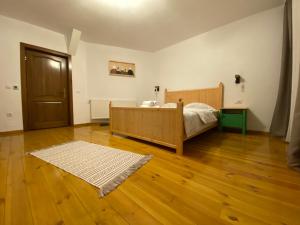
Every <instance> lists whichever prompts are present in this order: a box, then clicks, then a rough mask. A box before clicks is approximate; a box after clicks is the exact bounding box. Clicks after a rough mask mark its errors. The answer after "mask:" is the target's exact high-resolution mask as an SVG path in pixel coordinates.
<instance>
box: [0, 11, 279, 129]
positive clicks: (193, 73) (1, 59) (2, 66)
mask: <svg viewBox="0 0 300 225" xmlns="http://www.w3.org/2000/svg"><path fill="white" fill-rule="evenodd" d="M282 17H283V9H282V7H280V8H276V9H272V10H269V11H266V12H263V13H260V14H257V15H254V16H251V17H248V18H245V19H243V20H240V21H237V22H234V23H231V24H229V25H226V26H223V27H220V28H218V29H215V30H213V31H210V32H208V33H206V34H203V35H199V36H196V37H194V38H191V39H189V40H186V41H184V42H181V43H179V44H177V45H174V46H171V47H169V48H166V49H164V50H161V51H159V52H156V53H146V52H141V51H134V50H129V49H123V48H117V47H112V46H103V45H97V44H91V43H85V42H80V45H79V48H78V52H77V54H76V56H74V57H72V68H73V97H74V100H73V104H74V121H75V123H76V124H79V123H87V122H89V121H90V108H89V99H91V98H113V99H136V100H137V101H139V102H140V101H142V100H145V99H150V98H152V99H153V97H154V96H153V86H154V85H156V84H158V85H161V87H162V89H161V94H160V98H161V99H162V96H163V89H164V88H169V89H189V88H203V87H209V86H216V85H217V84H218V82H220V81H222V82H223V83H224V84H225V105H228V104H231V103H234V102H236V101H237V100H243V101H244V103H245V104H248V105H249V107H250V109H251V113H250V115H249V128H250V129H254V130H264V131H267V130H268V129H269V126H270V122H271V119H272V114H273V110H274V107H275V101H276V96H277V89H278V83H279V73H280V63H281V45H282ZM0 31H1V35H0V49H1V54H0V98H1V101H0V131H9V130H20V129H22V127H23V126H22V104H21V92H20V90H18V91H13V90H12V89H6V88H5V87H6V86H9V87H11V86H12V85H15V84H17V85H19V87H20V62H19V54H20V52H19V51H20V50H19V42H25V43H29V44H33V45H37V46H41V47H45V48H50V49H54V50H58V51H62V52H66V50H67V46H66V42H65V37H64V36H63V35H62V34H58V33H55V32H52V31H50V30H46V29H43V28H40V27H37V26H33V25H30V24H27V23H23V22H20V21H17V20H13V19H9V18H6V17H2V16H0ZM108 60H120V61H128V62H135V63H136V66H137V68H136V75H137V77H136V78H134V79H132V78H122V77H113V76H109V75H108V71H107V70H108V69H107V62H108ZM237 73H238V74H241V75H242V77H243V78H245V80H246V83H245V91H244V92H242V91H241V88H240V86H236V85H235V84H234V75H235V74H237ZM8 112H11V113H12V114H13V117H12V118H7V116H6V113H8Z"/></svg>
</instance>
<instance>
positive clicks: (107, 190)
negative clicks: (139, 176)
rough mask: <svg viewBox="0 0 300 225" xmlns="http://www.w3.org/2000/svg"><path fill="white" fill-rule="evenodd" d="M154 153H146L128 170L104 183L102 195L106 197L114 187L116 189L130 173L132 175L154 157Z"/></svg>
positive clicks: (101, 190)
mask: <svg viewBox="0 0 300 225" xmlns="http://www.w3.org/2000/svg"><path fill="white" fill-rule="evenodd" d="M152 157H153V156H152V155H146V156H144V157H143V158H142V159H140V160H139V161H138V162H137V163H135V164H133V165H132V166H130V167H129V168H128V169H127V170H126V171H124V172H122V173H121V174H120V175H118V176H117V177H115V178H114V179H113V180H111V181H110V182H108V183H107V184H105V185H103V187H102V188H101V189H100V196H101V197H104V196H105V195H107V194H108V193H110V192H111V191H113V190H114V189H116V188H117V187H118V186H119V185H120V184H122V183H123V182H124V181H125V180H126V179H127V178H128V177H129V176H130V175H132V174H133V173H134V172H135V171H137V170H138V169H139V168H141V167H142V166H143V165H145V164H146V163H147V162H148V161H149V160H150V159H152Z"/></svg>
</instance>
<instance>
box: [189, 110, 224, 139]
mask: <svg viewBox="0 0 300 225" xmlns="http://www.w3.org/2000/svg"><path fill="white" fill-rule="evenodd" d="M183 117H184V127H185V133H186V136H187V137H191V136H193V135H194V134H196V133H198V132H200V131H201V130H202V129H205V128H206V127H209V126H210V125H212V124H214V123H216V122H217V121H218V118H217V116H216V112H215V111H212V110H208V109H194V108H188V109H186V108H185V109H184V110H183Z"/></svg>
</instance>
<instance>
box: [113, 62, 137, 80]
mask: <svg viewBox="0 0 300 225" xmlns="http://www.w3.org/2000/svg"><path fill="white" fill-rule="evenodd" d="M108 71H109V74H110V75H112V76H122V77H135V64H134V63H126V62H117V61H109V62H108Z"/></svg>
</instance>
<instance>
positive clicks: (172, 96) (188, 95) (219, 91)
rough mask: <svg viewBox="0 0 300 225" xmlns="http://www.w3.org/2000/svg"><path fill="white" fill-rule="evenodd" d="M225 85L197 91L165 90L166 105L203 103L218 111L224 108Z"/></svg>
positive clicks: (220, 84) (221, 84)
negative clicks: (180, 102) (172, 103)
mask: <svg viewBox="0 0 300 225" xmlns="http://www.w3.org/2000/svg"><path fill="white" fill-rule="evenodd" d="M223 89H224V85H223V83H219V86H218V87H216V88H205V89H197V90H183V91H168V90H167V89H166V90H165V103H171V102H174V103H176V102H179V101H182V102H183V103H184V104H185V105H186V104H189V103H192V102H202V103H205V104H207V105H210V106H212V107H214V108H216V109H221V108H222V107H223Z"/></svg>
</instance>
